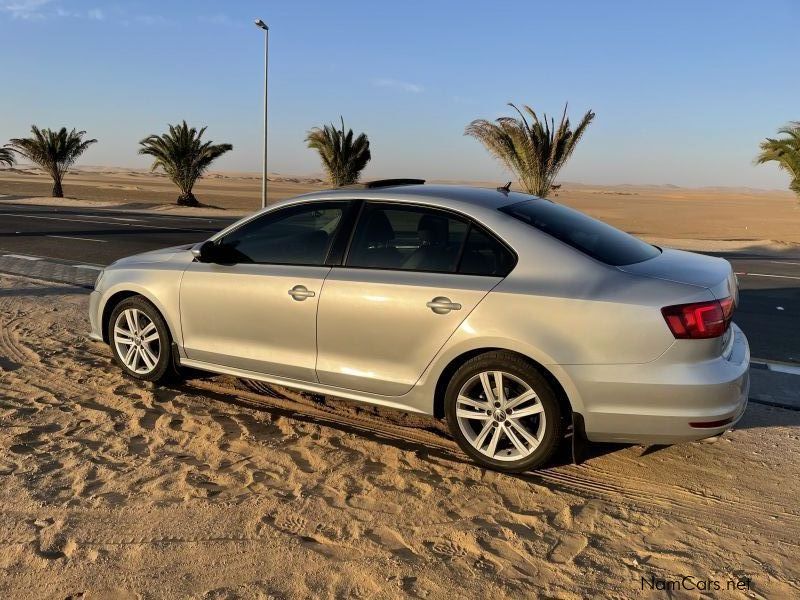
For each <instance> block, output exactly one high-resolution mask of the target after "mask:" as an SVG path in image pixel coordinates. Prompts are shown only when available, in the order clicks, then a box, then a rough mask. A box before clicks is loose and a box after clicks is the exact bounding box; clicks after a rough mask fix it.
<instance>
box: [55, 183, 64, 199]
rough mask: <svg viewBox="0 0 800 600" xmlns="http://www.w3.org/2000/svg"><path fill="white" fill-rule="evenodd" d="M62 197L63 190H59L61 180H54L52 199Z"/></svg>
mask: <svg viewBox="0 0 800 600" xmlns="http://www.w3.org/2000/svg"><path fill="white" fill-rule="evenodd" d="M63 197H64V190H63V189H62V188H61V180H60V179H54V180H53V198H63Z"/></svg>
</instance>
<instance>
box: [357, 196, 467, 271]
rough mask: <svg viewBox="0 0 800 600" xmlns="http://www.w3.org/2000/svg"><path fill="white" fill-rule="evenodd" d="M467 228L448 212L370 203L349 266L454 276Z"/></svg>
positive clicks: (358, 231) (465, 224)
mask: <svg viewBox="0 0 800 600" xmlns="http://www.w3.org/2000/svg"><path fill="white" fill-rule="evenodd" d="M467 228H468V224H467V222H466V221H464V220H462V219H459V218H457V217H454V216H452V215H451V214H449V213H446V212H444V211H439V210H435V209H429V208H424V207H416V206H397V205H391V204H380V203H367V204H366V205H365V206H364V209H363V211H362V214H361V216H360V218H359V220H358V225H357V226H356V230H355V232H354V234H353V241H352V244H351V246H350V252H349V253H348V257H347V262H346V266H348V267H366V268H373V269H399V270H403V271H432V272H440V273H453V272H455V270H456V267H457V266H458V260H459V258H460V254H461V247H462V245H463V243H464V238H465V237H466V235H467Z"/></svg>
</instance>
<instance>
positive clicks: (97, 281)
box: [94, 269, 106, 289]
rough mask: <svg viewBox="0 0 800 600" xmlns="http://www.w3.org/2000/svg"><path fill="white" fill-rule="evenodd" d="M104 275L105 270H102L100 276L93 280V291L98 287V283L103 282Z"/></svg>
mask: <svg viewBox="0 0 800 600" xmlns="http://www.w3.org/2000/svg"><path fill="white" fill-rule="evenodd" d="M105 274H106V270H105V269H103V270H102V271H100V275H98V276H97V279H95V280H94V289H98V288H99V287H100V282H101V281H103V275H105Z"/></svg>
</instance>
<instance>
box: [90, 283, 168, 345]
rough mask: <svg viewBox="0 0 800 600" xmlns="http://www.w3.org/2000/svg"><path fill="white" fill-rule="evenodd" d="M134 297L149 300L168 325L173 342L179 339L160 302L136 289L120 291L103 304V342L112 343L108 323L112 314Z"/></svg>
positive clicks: (111, 295)
mask: <svg viewBox="0 0 800 600" xmlns="http://www.w3.org/2000/svg"><path fill="white" fill-rule="evenodd" d="M134 296H139V297H141V298H144V299H145V300H147V301H148V302H149V303H150V304H152V305H153V308H155V309H156V310H157V311H158V314H160V315H161V318H162V319H164V322H165V323H166V324H167V328H168V329H169V334H170V337H171V338H172V341H173V342H175V341H177V340H178V339H179V338H178V337H177V336H176V335H175V333H176V332H175V328H174V327H173V326H172V323H171V322H170V320H169V318H168V316H167V314H166V311H164V309H163V307H162V306H160V304H159V302H157V301H156V300H154V299H153V298H151V297H150V295H149V294H147V293H146V292H144V291H142V290H136V289H120V290H117V291H115V292H113V293H112V294H110V295H109V296H108V298H107V299H106V301H105V303H104V304H103V310H102V312H101V319H102V320H101V326H102V333H103V341H104V342H105V343H107V344H108V343H110V337H109V331H108V321H109V319H110V318H111V313H112V312H114V309H115V308H116V307H117V306H118V305H119V303H120V302H122V301H123V300H127V299H128V298H133V297H134Z"/></svg>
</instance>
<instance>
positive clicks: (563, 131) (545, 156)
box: [464, 103, 594, 198]
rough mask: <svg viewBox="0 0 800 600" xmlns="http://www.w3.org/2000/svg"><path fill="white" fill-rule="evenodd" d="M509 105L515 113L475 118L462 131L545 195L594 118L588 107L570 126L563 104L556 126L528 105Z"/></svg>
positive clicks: (530, 188)
mask: <svg viewBox="0 0 800 600" xmlns="http://www.w3.org/2000/svg"><path fill="white" fill-rule="evenodd" d="M509 106H510V107H511V108H513V109H514V111H515V112H516V113H517V114H518V115H519V118H516V117H500V118H498V119H495V120H494V121H488V120H486V119H476V120H474V121H472V122H471V123H470V124H469V125H467V127H466V129H465V130H464V135H468V136H471V137H474V138H475V139H477V140H478V141H479V142H481V143H482V144H483V146H484V147H485V148H486V150H488V151H489V153H490V154H491V155H492V156H494V157H495V158H496V159H497V160H499V161H500V162H501V163H503V165H505V167H506V168H507V169H508V170H509V171H511V172H512V173H514V174H515V175H516V176H517V179H518V181H519V184H520V185H521V186H522V188H523V189H525V191H527V192H528V193H529V194H534V195H536V196H541V197H543V198H544V197H547V195H548V194H549V193H550V191H551V190H552V189H553V186H554V182H555V179H556V177H557V176H558V173H559V172H560V171H561V169H562V168H563V166H564V165H565V164H566V162H567V160H569V158H570V156H572V153H573V152H574V151H575V147H576V146H577V145H578V142H579V141H580V139H581V137H583V134H584V132H585V131H586V128H587V127H588V126H589V124H590V123H591V122H592V120H593V119H594V113H593V112H592V111H591V110H589V111H587V112H586V114H585V115H584V116H583V119H581V122H580V123H578V126H577V127H576V128H575V129H574V130H573V129H572V128H571V125H570V121H569V118H568V117H567V105H565V106H564V112H563V114H562V115H561V121H560V122H559V124H558V126H556V122H555V119H552V118H551V119H548V118H547V115H545V114H543V115H542V118H541V119H540V118H539V115H537V114H536V111H534V110H533V109H532V108H531V107H530V106H527V105H524V106H523V107H522V109H520V108H519V107H518V106H517V105H516V104H513V103H509Z"/></svg>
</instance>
